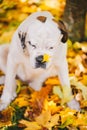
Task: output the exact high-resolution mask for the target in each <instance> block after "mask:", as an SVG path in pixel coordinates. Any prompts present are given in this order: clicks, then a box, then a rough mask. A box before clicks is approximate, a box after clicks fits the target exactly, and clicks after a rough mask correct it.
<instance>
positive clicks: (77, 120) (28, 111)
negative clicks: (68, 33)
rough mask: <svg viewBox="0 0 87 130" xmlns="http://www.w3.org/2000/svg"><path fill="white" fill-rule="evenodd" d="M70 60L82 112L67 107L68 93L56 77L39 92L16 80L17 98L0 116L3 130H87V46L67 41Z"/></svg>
mask: <svg viewBox="0 0 87 130" xmlns="http://www.w3.org/2000/svg"><path fill="white" fill-rule="evenodd" d="M67 60H68V64H69V77H70V83H71V87H72V93H73V96H74V97H75V98H76V100H78V101H79V103H80V106H81V111H76V110H71V109H70V108H68V107H67V105H66V102H67V101H68V99H69V98H70V97H68V96H65V95H67V93H68V90H67V87H66V89H65V90H62V88H61V85H60V82H59V80H58V78H57V77H51V78H49V79H47V80H46V81H45V83H44V84H43V87H42V89H41V91H39V92H35V91H34V90H32V89H31V88H30V87H29V86H28V85H27V84H25V83H23V82H21V81H20V80H17V94H18V96H17V98H16V99H15V100H14V101H13V102H12V103H11V104H10V105H9V106H8V108H6V109H5V110H3V111H2V112H0V130H87V43H78V42H76V43H75V44H72V43H71V41H69V40H68V55H67ZM0 75H1V76H2V75H3V73H2V72H1V73H0ZM3 87H4V85H1V86H0V95H1V93H2V90H3ZM9 87H10V86H9ZM65 97H67V98H65Z"/></svg>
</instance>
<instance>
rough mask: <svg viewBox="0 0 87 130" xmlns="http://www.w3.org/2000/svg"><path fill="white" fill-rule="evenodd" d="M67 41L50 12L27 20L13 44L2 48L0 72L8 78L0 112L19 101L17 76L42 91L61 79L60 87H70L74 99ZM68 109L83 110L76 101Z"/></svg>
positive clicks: (33, 15)
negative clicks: (46, 84) (52, 78)
mask: <svg viewBox="0 0 87 130" xmlns="http://www.w3.org/2000/svg"><path fill="white" fill-rule="evenodd" d="M67 38H68V35H67V31H66V28H65V25H64V24H63V22H61V21H59V22H58V23H56V22H55V20H54V17H53V16H52V15H51V14H50V13H49V12H47V11H42V12H36V13H33V14H31V15H30V16H29V17H28V18H27V19H26V20H24V22H23V23H22V24H21V25H20V26H19V27H18V29H17V30H16V32H15V33H14V35H13V38H12V42H11V44H10V45H2V46H1V47H0V69H1V70H2V71H3V72H4V73H5V74H6V78H5V87H4V90H3V93H2V96H1V102H0V110H3V109H5V108H6V107H7V106H8V105H9V104H10V102H11V101H12V100H13V99H14V98H15V97H16V81H15V78H16V76H18V77H19V78H20V79H21V80H23V81H29V85H30V86H31V87H32V88H33V89H35V90H40V89H41V86H42V83H43V82H44V81H45V80H46V79H47V78H48V77H50V76H59V79H60V82H61V85H62V86H63V87H64V86H67V87H68V89H69V90H70V91H69V93H68V94H69V95H72V92H71V88H70V83H69V77H68V66H67V61H66V52H67V44H66V41H67ZM68 106H69V107H71V108H72V109H77V110H79V109H80V107H79V104H78V102H76V100H75V99H73V100H71V101H70V102H68Z"/></svg>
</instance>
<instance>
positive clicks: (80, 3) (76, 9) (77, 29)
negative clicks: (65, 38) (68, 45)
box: [63, 0, 87, 42]
mask: <svg viewBox="0 0 87 130" xmlns="http://www.w3.org/2000/svg"><path fill="white" fill-rule="evenodd" d="M86 11H87V0H66V7H65V11H64V15H63V21H64V22H65V25H66V27H67V30H68V35H69V38H70V39H71V40H72V41H73V42H75V41H83V40H84V39H85V19H86Z"/></svg>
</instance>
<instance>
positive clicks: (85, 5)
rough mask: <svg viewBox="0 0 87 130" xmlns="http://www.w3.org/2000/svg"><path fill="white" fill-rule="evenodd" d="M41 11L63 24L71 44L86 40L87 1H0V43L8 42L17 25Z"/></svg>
mask: <svg viewBox="0 0 87 130" xmlns="http://www.w3.org/2000/svg"><path fill="white" fill-rule="evenodd" d="M42 10H48V11H50V12H51V13H52V14H53V15H54V17H55V19H56V20H57V21H58V20H59V19H62V20H63V21H64V22H65V24H66V27H67V30H68V33H69V38H70V40H71V41H72V42H75V41H79V42H80V41H81V42H82V41H86V40H87V24H86V23H87V0H0V43H8V42H10V41H11V38H12V35H13V33H14V31H15V30H16V28H17V27H18V26H19V24H20V23H21V22H22V21H23V20H24V19H25V18H26V17H27V16H29V15H30V14H31V13H33V12H35V11H42Z"/></svg>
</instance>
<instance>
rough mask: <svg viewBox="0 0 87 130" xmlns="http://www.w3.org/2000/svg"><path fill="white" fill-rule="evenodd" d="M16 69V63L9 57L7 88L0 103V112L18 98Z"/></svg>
mask: <svg viewBox="0 0 87 130" xmlns="http://www.w3.org/2000/svg"><path fill="white" fill-rule="evenodd" d="M16 68H17V65H16V64H15V63H14V61H13V57H12V56H11V55H9V56H8V61H7V70H6V79H5V87H4V90H3V93H2V96H1V101H0V110H3V109H5V108H6V107H7V106H8V105H9V104H10V102H11V101H12V100H13V99H14V98H15V97H16V93H15V91H16V81H15V76H16Z"/></svg>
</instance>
